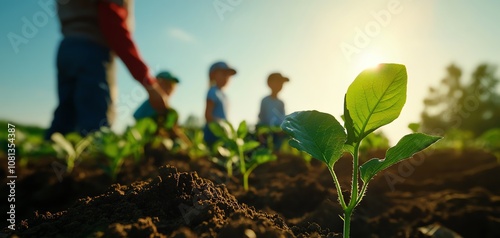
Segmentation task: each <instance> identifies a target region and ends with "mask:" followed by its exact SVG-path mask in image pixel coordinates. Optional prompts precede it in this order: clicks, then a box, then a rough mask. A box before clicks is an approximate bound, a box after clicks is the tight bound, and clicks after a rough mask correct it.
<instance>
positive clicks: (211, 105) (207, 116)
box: [205, 99, 215, 123]
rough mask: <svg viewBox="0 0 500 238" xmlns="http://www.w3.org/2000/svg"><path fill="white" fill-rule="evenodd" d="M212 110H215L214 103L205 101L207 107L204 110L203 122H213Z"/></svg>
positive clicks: (208, 100)
mask: <svg viewBox="0 0 500 238" xmlns="http://www.w3.org/2000/svg"><path fill="white" fill-rule="evenodd" d="M214 109H215V102H214V101H212V100H210V99H207V106H206V108H205V120H206V122H207V123H210V122H212V121H213V120H214V117H213V112H214Z"/></svg>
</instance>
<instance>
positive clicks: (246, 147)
mask: <svg viewBox="0 0 500 238" xmlns="http://www.w3.org/2000/svg"><path fill="white" fill-rule="evenodd" d="M259 146H260V143H259V142H258V141H248V142H245V143H244V144H243V151H244V152H247V151H251V150H253V149H255V148H257V147H259Z"/></svg>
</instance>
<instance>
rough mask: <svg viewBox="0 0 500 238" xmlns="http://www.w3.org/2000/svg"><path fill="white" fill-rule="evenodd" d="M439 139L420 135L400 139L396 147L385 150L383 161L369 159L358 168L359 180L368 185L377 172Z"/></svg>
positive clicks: (410, 135)
mask: <svg viewBox="0 0 500 238" xmlns="http://www.w3.org/2000/svg"><path fill="white" fill-rule="evenodd" d="M440 138H441V137H437V136H428V135H425V134H421V133H414V134H409V135H406V136H404V137H403V138H401V140H400V141H399V142H398V143H397V144H396V146H394V147H392V148H390V149H389V150H387V154H386V157H385V159H383V160H381V159H371V160H369V161H368V162H366V163H364V164H363V165H361V167H360V168H359V171H360V173H361V174H360V175H361V180H363V182H364V183H368V181H370V179H372V178H373V177H374V176H375V175H376V174H377V173H378V172H380V171H382V170H384V169H386V168H389V167H391V166H392V165H395V164H397V163H399V162H401V161H403V160H405V159H407V158H410V157H412V156H413V155H414V154H415V153H417V152H419V151H421V150H423V149H425V148H427V147H429V146H430V145H432V144H434V143H435V142H436V141H437V140H439V139H440Z"/></svg>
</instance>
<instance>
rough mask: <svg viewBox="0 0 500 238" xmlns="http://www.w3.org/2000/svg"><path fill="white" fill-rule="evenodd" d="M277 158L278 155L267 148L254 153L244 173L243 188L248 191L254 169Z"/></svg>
mask: <svg viewBox="0 0 500 238" xmlns="http://www.w3.org/2000/svg"><path fill="white" fill-rule="evenodd" d="M276 159H277V157H276V155H274V154H273V153H272V151H271V150H269V149H267V148H260V149H257V150H255V151H254V152H253V153H252V157H251V158H250V161H248V164H247V166H248V167H247V170H246V171H245V173H244V174H243V188H244V189H245V191H248V177H249V176H250V174H251V173H252V172H253V170H254V169H255V168H257V166H259V165H261V164H265V163H268V162H271V161H275V160H276Z"/></svg>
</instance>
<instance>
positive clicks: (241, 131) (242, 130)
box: [236, 121, 248, 138]
mask: <svg viewBox="0 0 500 238" xmlns="http://www.w3.org/2000/svg"><path fill="white" fill-rule="evenodd" d="M247 133H248V128H247V123H246V121H242V122H241V123H240V125H239V126H238V130H237V131H236V134H237V135H238V138H245V136H246V135H247Z"/></svg>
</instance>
